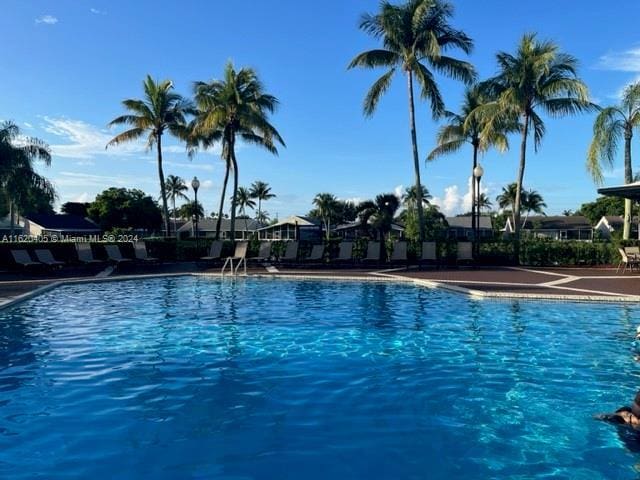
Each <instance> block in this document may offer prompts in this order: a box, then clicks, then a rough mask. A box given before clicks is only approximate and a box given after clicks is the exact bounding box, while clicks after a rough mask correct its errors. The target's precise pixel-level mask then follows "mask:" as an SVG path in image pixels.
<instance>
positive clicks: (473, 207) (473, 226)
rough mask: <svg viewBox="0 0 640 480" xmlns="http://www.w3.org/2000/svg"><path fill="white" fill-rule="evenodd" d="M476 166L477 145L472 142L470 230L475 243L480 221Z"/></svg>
mask: <svg viewBox="0 0 640 480" xmlns="http://www.w3.org/2000/svg"><path fill="white" fill-rule="evenodd" d="M477 166H478V145H477V144H476V142H475V141H474V142H473V168H472V169H471V229H472V230H473V241H474V242H477V241H478V239H477V238H476V231H477V230H476V225H479V224H480V221H479V219H478V215H479V213H478V212H477V210H479V208H477V207H478V205H476V177H475V176H474V175H475V170H476V167H477Z"/></svg>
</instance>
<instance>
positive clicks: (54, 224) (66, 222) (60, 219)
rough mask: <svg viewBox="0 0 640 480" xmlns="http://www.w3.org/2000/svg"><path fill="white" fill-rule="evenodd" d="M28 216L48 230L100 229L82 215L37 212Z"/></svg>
mask: <svg viewBox="0 0 640 480" xmlns="http://www.w3.org/2000/svg"><path fill="white" fill-rule="evenodd" d="M26 218H27V220H29V222H30V223H34V224H36V225H38V226H40V227H42V228H44V229H46V230H68V231H83V230H88V231H97V232H99V231H100V227H99V226H98V225H96V224H95V223H93V222H92V221H91V220H89V219H88V218H84V217H81V216H80V215H68V214H57V213H51V214H49V213H36V214H33V215H29V216H27V217H26Z"/></svg>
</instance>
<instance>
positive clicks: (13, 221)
mask: <svg viewBox="0 0 640 480" xmlns="http://www.w3.org/2000/svg"><path fill="white" fill-rule="evenodd" d="M9 221H10V222H11V227H10V228H11V237H12V240H13V236H14V235H15V234H16V211H15V207H14V205H13V200H11V199H9Z"/></svg>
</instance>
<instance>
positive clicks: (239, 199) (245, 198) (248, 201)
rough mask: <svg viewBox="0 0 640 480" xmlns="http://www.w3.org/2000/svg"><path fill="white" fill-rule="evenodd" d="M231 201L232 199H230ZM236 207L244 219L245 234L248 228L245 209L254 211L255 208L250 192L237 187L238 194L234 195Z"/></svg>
mask: <svg viewBox="0 0 640 480" xmlns="http://www.w3.org/2000/svg"><path fill="white" fill-rule="evenodd" d="M231 200H232V201H233V199H231ZM235 200H236V205H237V206H238V210H239V211H240V215H242V216H243V217H244V231H245V234H246V232H247V228H248V222H247V215H246V210H247V208H250V209H252V210H253V209H254V208H256V202H254V201H253V197H252V196H251V191H250V190H249V189H248V188H245V187H239V188H238V192H237V193H236V199H235Z"/></svg>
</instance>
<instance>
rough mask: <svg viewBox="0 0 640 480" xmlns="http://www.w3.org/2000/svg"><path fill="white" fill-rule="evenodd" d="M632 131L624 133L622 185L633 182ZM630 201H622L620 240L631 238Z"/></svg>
mask: <svg viewBox="0 0 640 480" xmlns="http://www.w3.org/2000/svg"><path fill="white" fill-rule="evenodd" d="M632 136H633V131H632V130H631V128H629V127H626V128H625V131H624V183H631V182H632V181H633V172H632V170H631V138H632ZM631 208H632V207H631V199H629V198H625V199H624V226H623V229H622V238H623V239H624V240H629V237H630V236H631Z"/></svg>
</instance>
